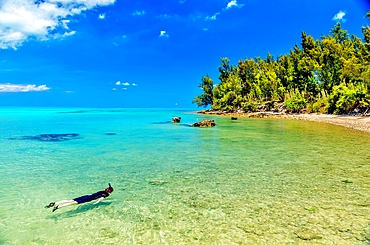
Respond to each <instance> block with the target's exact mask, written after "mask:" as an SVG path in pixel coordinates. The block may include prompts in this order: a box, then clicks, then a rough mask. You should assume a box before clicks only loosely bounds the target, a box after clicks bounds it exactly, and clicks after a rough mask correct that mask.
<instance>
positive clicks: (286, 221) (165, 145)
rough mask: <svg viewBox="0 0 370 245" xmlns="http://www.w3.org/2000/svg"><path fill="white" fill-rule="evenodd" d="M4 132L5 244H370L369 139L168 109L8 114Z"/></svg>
mask: <svg viewBox="0 0 370 245" xmlns="http://www.w3.org/2000/svg"><path fill="white" fill-rule="evenodd" d="M174 116H180V117H181V118H182V120H181V123H180V124H172V123H171V122H170V121H171V118H172V117H174ZM204 117H206V118H209V119H214V120H215V121H216V123H217V126H216V127H214V128H202V129H201V128H192V127H189V126H188V125H187V124H191V123H194V122H196V121H198V120H202V119H203V118H204ZM0 128H1V132H0V146H1V154H0V164H1V168H0V177H1V179H0V184H1V187H2V188H1V189H2V191H1V193H0V194H1V195H0V203H1V204H0V244H369V243H370V193H369V188H370V163H369V160H370V154H369V146H370V136H369V135H368V134H365V133H361V132H357V131H353V130H349V129H345V128H342V127H337V126H333V125H327V124H320V123H313V122H305V121H291V120H270V119H246V118H245V119H239V120H237V121H231V120H230V118H229V117H212V116H207V115H198V114H195V113H194V112H193V111H190V110H164V109H71V108H66V109H63V108H59V109H38V108H28V109H21V108H8V109H7V108H2V109H0ZM41 134H78V137H67V139H68V140H65V141H59V142H53V141H40V140H38V139H32V137H29V138H25V137H24V136H38V135H41ZM108 182H110V183H111V184H112V185H113V187H114V188H115V191H114V192H113V193H112V195H111V196H110V197H109V198H107V199H106V200H104V201H103V202H101V203H99V204H97V205H94V204H92V203H88V204H84V205H78V206H71V207H65V208H61V209H59V210H57V211H56V212H54V213H53V212H51V210H50V209H45V208H44V206H45V205H46V204H48V203H49V202H51V201H58V200H62V199H73V198H75V197H78V196H80V195H84V194H89V193H92V192H95V191H99V190H102V189H104V188H105V187H106V186H107V183H108Z"/></svg>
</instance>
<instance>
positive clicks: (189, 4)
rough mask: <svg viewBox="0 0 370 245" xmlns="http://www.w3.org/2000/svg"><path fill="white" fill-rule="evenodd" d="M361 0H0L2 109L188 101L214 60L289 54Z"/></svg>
mask: <svg viewBox="0 0 370 245" xmlns="http://www.w3.org/2000/svg"><path fill="white" fill-rule="evenodd" d="M369 10H370V4H369V3H368V1H366V0H351V1H349V0H309V1H307V0H265V1H261V0H203V1H199V0H163V1H140V0H137V1H129V0H36V1H35V0H1V1H0V106H48V107H126V108H127V107H147V108H149V107H151V108H174V107H179V108H189V107H190V108H192V107H194V108H195V105H193V104H191V101H192V100H193V98H194V96H196V95H198V94H201V93H202V91H201V90H200V89H199V88H198V87H197V85H198V84H199V83H200V81H201V77H202V76H203V75H206V74H209V75H210V76H211V78H212V79H213V80H214V81H215V82H217V76H218V71H217V67H218V66H219V65H220V61H219V59H220V58H221V57H228V58H229V59H230V60H231V63H233V64H236V63H237V61H238V60H239V59H245V58H246V57H249V58H253V57H256V56H260V57H265V56H266V55H267V53H268V52H270V53H271V54H273V55H275V56H276V55H282V54H285V53H288V52H289V50H290V49H291V48H293V46H294V45H295V44H300V36H301V31H305V32H306V33H307V34H310V35H313V36H314V38H315V39H319V38H320V36H322V35H327V34H329V31H330V29H331V28H332V27H333V26H334V25H335V23H336V22H338V21H339V22H341V23H342V26H343V28H345V29H347V30H348V31H349V33H350V34H355V35H357V36H359V37H361V38H362V33H361V26H365V25H370V21H368V20H366V19H365V18H364V16H365V14H366V12H368V11H369Z"/></svg>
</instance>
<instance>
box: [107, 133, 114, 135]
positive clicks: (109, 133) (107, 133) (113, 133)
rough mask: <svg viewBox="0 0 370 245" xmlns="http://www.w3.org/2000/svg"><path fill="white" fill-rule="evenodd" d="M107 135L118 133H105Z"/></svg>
mask: <svg viewBox="0 0 370 245" xmlns="http://www.w3.org/2000/svg"><path fill="white" fill-rule="evenodd" d="M105 135H116V133H105Z"/></svg>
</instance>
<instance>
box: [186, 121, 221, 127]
mask: <svg viewBox="0 0 370 245" xmlns="http://www.w3.org/2000/svg"><path fill="white" fill-rule="evenodd" d="M191 126H193V127H200V128H206V127H214V126H216V123H215V121H214V120H207V119H204V120H203V121H201V122H196V123H193V124H192V125H191Z"/></svg>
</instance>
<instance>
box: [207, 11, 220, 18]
mask: <svg viewBox="0 0 370 245" xmlns="http://www.w3.org/2000/svg"><path fill="white" fill-rule="evenodd" d="M219 14H220V13H219V12H218V13H215V14H214V15H213V16H207V17H206V20H217V15H219Z"/></svg>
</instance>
